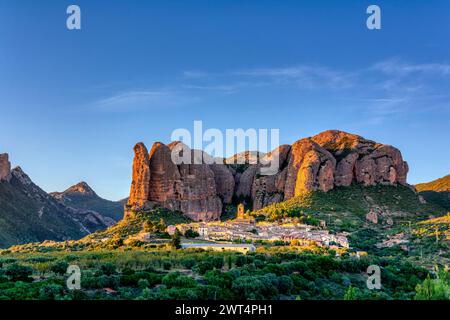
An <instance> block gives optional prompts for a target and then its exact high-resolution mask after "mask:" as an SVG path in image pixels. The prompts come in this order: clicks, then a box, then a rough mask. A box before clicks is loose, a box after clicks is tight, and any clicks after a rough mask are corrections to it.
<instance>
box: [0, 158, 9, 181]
mask: <svg viewBox="0 0 450 320" xmlns="http://www.w3.org/2000/svg"><path fill="white" fill-rule="evenodd" d="M10 179H11V163H10V162H9V158H8V154H7V153H2V154H0V181H8V182H9V180H10Z"/></svg>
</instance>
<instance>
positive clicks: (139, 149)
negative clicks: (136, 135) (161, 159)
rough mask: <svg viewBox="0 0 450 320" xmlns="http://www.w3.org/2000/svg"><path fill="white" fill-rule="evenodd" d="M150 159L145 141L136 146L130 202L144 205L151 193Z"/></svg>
mask: <svg viewBox="0 0 450 320" xmlns="http://www.w3.org/2000/svg"><path fill="white" fill-rule="evenodd" d="M149 182H150V160H149V155H148V151H147V148H146V147H145V145H144V144H143V143H138V144H136V145H135V146H134V159H133V177H132V181H131V190H130V197H129V198H128V204H129V205H131V206H143V205H144V204H145V203H146V202H147V200H148V195H149Z"/></svg>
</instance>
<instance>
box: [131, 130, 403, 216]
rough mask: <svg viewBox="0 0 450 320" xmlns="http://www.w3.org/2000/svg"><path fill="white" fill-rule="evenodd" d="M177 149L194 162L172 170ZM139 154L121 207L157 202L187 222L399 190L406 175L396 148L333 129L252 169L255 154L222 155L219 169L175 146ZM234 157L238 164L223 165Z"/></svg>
mask: <svg viewBox="0 0 450 320" xmlns="http://www.w3.org/2000/svg"><path fill="white" fill-rule="evenodd" d="M177 146H178V147H180V146H181V148H180V150H184V151H183V152H189V153H191V160H192V159H194V158H196V159H199V160H200V162H199V163H198V164H184V163H183V164H175V163H174V162H173V161H172V159H171V153H172V151H173V150H174V148H176V147H177ZM145 154H146V149H145V146H143V144H138V145H136V147H135V160H134V162H133V183H132V188H131V194H130V200H129V203H128V204H129V205H130V206H135V205H144V204H145V202H146V201H151V202H157V203H159V204H161V205H162V206H163V207H166V208H169V209H172V210H180V211H182V212H183V213H184V214H186V215H187V216H189V217H191V218H192V219H194V220H212V219H217V218H219V217H220V214H221V210H222V204H229V203H231V202H232V200H233V199H240V200H243V199H244V200H245V199H247V200H248V201H249V202H251V203H253V209H254V210H257V209H261V208H263V207H265V206H267V205H269V204H271V203H274V202H280V201H284V200H287V199H290V198H292V197H295V196H297V195H300V194H302V193H305V192H310V191H316V190H318V191H323V192H328V191H329V190H331V189H333V188H334V187H336V186H349V185H351V184H362V185H364V186H372V185H377V184H384V185H395V184H403V185H406V176H407V173H408V165H407V163H406V162H405V161H403V159H402V155H401V153H400V151H399V150H398V149H396V148H394V147H392V146H389V145H384V144H379V143H376V142H374V141H370V140H366V139H364V138H362V137H360V136H357V135H353V134H349V133H345V132H342V131H337V130H330V131H325V132H322V133H320V134H318V135H316V136H314V137H310V138H305V139H301V140H298V141H297V142H295V143H294V144H293V145H292V146H289V145H283V146H280V147H278V148H277V149H275V150H273V151H272V152H269V153H267V154H266V155H262V154H258V157H259V158H260V159H262V160H261V161H260V162H258V163H257V164H254V163H253V162H254V161H252V162H250V158H252V157H251V155H254V154H256V153H251V152H244V153H241V154H238V155H235V156H233V157H230V158H228V159H227V160H225V161H224V163H225V164H222V163H219V164H210V163H211V162H209V161H204V160H205V159H206V158H207V157H209V156H208V155H206V154H204V153H203V152H202V151H198V150H197V151H192V150H190V149H189V148H187V146H184V145H182V144H180V143H179V142H174V143H171V144H170V145H168V146H166V145H164V144H162V143H155V144H154V145H153V147H152V150H151V151H150V154H149V156H148V157H146V155H145ZM258 157H256V158H258ZM147 159H148V160H147ZM237 159H241V160H242V161H241V163H239V164H230V161H232V160H233V161H234V160H237ZM252 159H253V158H252ZM274 163H276V166H273V164H274ZM273 167H275V168H276V170H275V171H273V172H272V173H271V174H270V175H265V174H263V171H264V170H266V171H267V169H268V168H273ZM147 168H149V169H147Z"/></svg>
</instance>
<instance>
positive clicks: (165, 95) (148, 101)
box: [94, 90, 197, 111]
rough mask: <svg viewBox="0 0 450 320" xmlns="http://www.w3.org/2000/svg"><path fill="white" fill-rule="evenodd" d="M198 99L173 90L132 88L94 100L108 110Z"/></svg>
mask: <svg viewBox="0 0 450 320" xmlns="http://www.w3.org/2000/svg"><path fill="white" fill-rule="evenodd" d="M196 100H197V99H196V98H195V97H192V96H186V95H184V94H182V93H181V92H178V91H173V90H131V91H126V92H120V93H116V94H113V95H111V96H110V97H107V98H103V99H100V100H98V101H96V102H94V106H95V107H96V108H98V109H101V110H107V111H127V110H134V109H151V108H165V107H174V106H179V105H184V104H188V103H191V102H195V101H196Z"/></svg>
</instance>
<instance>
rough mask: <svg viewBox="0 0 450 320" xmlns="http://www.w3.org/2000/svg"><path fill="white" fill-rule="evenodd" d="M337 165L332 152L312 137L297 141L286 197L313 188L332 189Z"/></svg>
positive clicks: (285, 189) (289, 166) (290, 164)
mask: <svg viewBox="0 0 450 320" xmlns="http://www.w3.org/2000/svg"><path fill="white" fill-rule="evenodd" d="M335 165H336V160H335V159H334V158H333V156H332V155H331V153H330V152H328V151H327V150H325V149H324V148H322V147H321V146H319V145H318V144H317V143H315V142H314V141H313V140H311V139H310V138H306V139H302V140H299V141H297V142H295V143H294V144H293V145H292V149H291V154H290V159H289V163H288V171H287V176H286V185H285V188H284V195H285V199H290V198H292V197H294V196H296V195H299V194H302V193H304V192H308V191H312V190H321V191H324V192H327V191H329V190H331V189H332V188H333V186H334V167H335Z"/></svg>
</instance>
